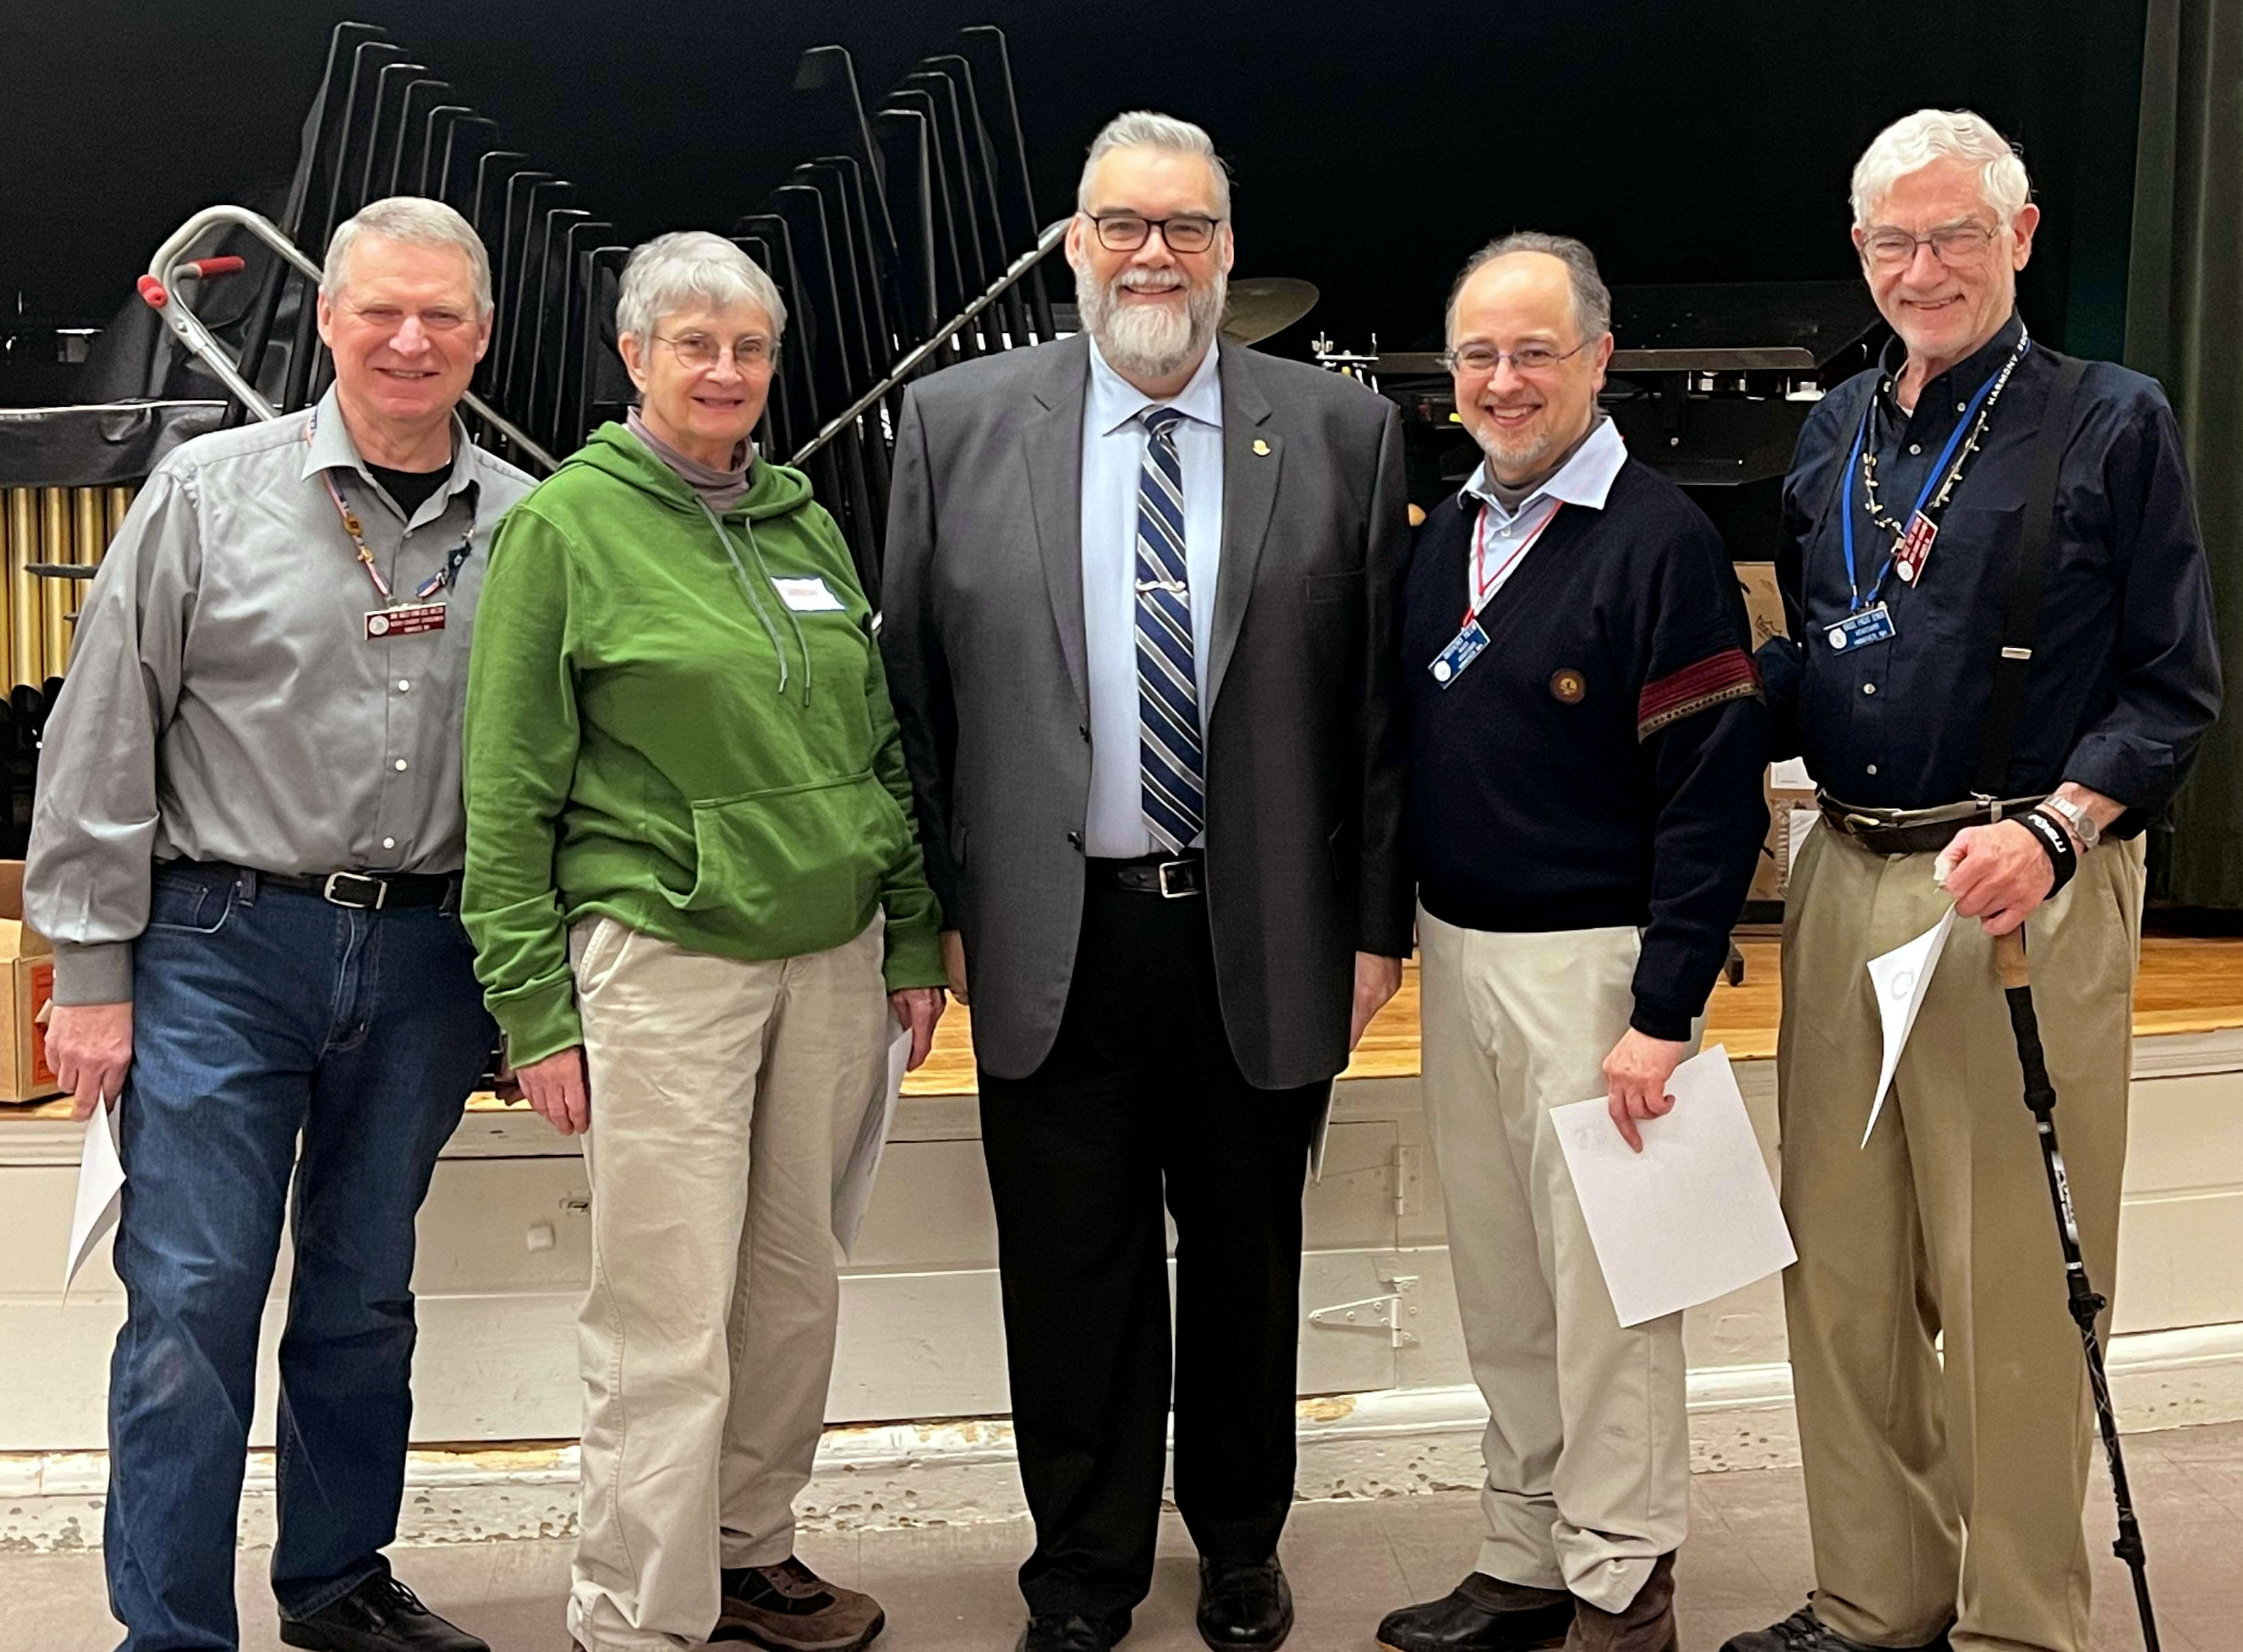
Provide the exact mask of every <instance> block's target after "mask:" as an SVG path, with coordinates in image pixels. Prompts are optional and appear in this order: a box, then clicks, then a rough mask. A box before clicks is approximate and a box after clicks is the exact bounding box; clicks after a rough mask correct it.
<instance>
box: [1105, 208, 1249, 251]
mask: <svg viewBox="0 0 2243 1652" xmlns="http://www.w3.org/2000/svg"><path fill="white" fill-rule="evenodd" d="M1083 216H1084V217H1085V218H1087V219H1089V220H1090V221H1091V222H1092V223H1093V224H1095V225H1096V226H1098V244H1099V245H1100V246H1102V247H1104V248H1105V249H1106V250H1107V251H1108V252H1109V253H1134V252H1135V251H1136V250H1137V249H1138V248H1139V247H1141V246H1143V245H1144V244H1145V243H1146V241H1147V240H1148V239H1150V238H1151V236H1152V233H1153V232H1154V231H1155V230H1158V231H1160V232H1161V239H1162V240H1163V241H1166V242H1167V243H1168V246H1169V251H1170V252H1171V253H1204V252H1205V251H1207V249H1208V248H1209V247H1210V246H1214V245H1215V226H1216V225H1217V224H1220V223H1221V222H1223V220H1222V219H1219V218H1201V217H1199V216H1197V215H1196V214H1193V215H1190V216H1187V217H1182V218H1147V217H1145V216H1144V215H1143V214H1142V213H1139V212H1085V213H1084V214H1083Z"/></svg>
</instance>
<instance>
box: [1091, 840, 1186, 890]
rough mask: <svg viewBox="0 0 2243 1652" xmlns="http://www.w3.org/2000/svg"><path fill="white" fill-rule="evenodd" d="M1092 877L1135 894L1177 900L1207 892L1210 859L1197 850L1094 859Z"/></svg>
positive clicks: (1103, 885) (1114, 887)
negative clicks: (1132, 857)
mask: <svg viewBox="0 0 2243 1652" xmlns="http://www.w3.org/2000/svg"><path fill="white" fill-rule="evenodd" d="M1088 865H1089V867H1090V880H1091V881H1092V882H1093V883H1095V884H1098V885H1100V886H1101V887H1104V888H1108V889H1127V890H1128V891H1129V892H1130V893H1132V894H1141V895H1164V896H1166V897H1167V898H1168V899H1169V900H1176V899H1178V898H1179V897H1181V896H1183V895H1196V894H1204V893H1206V891H1207V862H1206V860H1205V859H1204V858H1203V857H1202V855H1201V854H1200V853H1199V852H1198V851H1197V850H1194V851H1192V852H1191V853H1189V854H1185V855H1181V856H1166V855H1156V854H1152V855H1146V856H1144V857H1143V858H1142V859H1141V860H1092V861H1090V862H1089V863H1088Z"/></svg>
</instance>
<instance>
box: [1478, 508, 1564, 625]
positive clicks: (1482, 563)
mask: <svg viewBox="0 0 2243 1652" xmlns="http://www.w3.org/2000/svg"><path fill="white" fill-rule="evenodd" d="M1563 504H1564V501H1563V500H1559V499H1553V500H1552V501H1551V502H1550V508H1549V509H1547V510H1546V511H1545V512H1544V513H1543V515H1542V520H1541V521H1539V522H1538V523H1535V524H1534V531H1533V532H1532V533H1530V534H1528V535H1527V536H1526V538H1524V539H1522V540H1520V541H1519V545H1518V548H1517V549H1516V550H1513V551H1512V553H1511V555H1510V556H1506V557H1505V558H1504V559H1503V565H1502V566H1501V567H1499V568H1498V569H1497V570H1495V572H1494V573H1493V574H1490V573H1488V572H1487V571H1486V569H1487V506H1486V505H1485V503H1483V504H1482V505H1481V506H1480V508H1479V520H1478V522H1477V523H1474V524H1473V525H1472V593H1471V595H1472V606H1471V607H1469V608H1467V609H1466V610H1465V624H1467V625H1469V624H1472V617H1473V616H1474V615H1476V614H1478V612H1479V610H1481V609H1483V608H1485V607H1486V606H1487V600H1488V598H1489V597H1492V596H1494V595H1495V591H1496V587H1497V586H1499V585H1500V584H1502V583H1503V580H1504V576H1505V575H1506V574H1508V573H1509V572H1510V571H1511V570H1512V568H1513V567H1514V566H1516V565H1517V563H1518V562H1519V558H1520V557H1521V556H1525V555H1526V553H1527V552H1528V551H1530V550H1532V549H1533V548H1534V542H1535V541H1536V540H1538V539H1539V538H1541V537H1542V531H1543V529H1546V528H1547V527H1549V525H1550V523H1551V522H1552V521H1553V519H1554V518H1555V517H1556V516H1557V515H1558V512H1559V509H1560V508H1561V507H1562V505H1563ZM1512 520H1514V521H1516V520H1517V518H1515V517H1514V518H1513V519H1512Z"/></svg>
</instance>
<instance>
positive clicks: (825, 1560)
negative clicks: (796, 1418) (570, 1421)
mask: <svg viewBox="0 0 2243 1652" xmlns="http://www.w3.org/2000/svg"><path fill="white" fill-rule="evenodd" d="M2126 1461H2127V1466H2128V1468H2129V1471H2130V1472H2131V1473H2132V1477H2133V1480H2134V1487H2135V1496H2136V1500H2137V1507H2139V1510H2140V1512H2141V1516H2142V1525H2143V1530H2144V1533H2145V1541H2147V1543H2148V1546H2149V1551H2150V1562H2151V1581H2152V1587H2153V1588H2155V1590H2156V1594H2157V1602H2158V1610H2159V1629H2160V1631H2161V1632H2162V1635H2163V1639H2164V1644H2165V1646H2166V1649H2167V1652H2232V1649H2235V1648H2238V1647H2243V1424H2230V1425H2225V1426H2219V1427H2210V1428H2188V1429H2175V1430H2172V1431H2170V1432H2167V1433H2156V1434H2134V1435H2130V1436H2128V1437H2127V1440H2126ZM1691 1492H1692V1495H1691V1534H1690V1541H1689V1542H1688V1544H1687V1546H1686V1547H1684V1548H1683V1551H1682V1558H1681V1562H1680V1566H1679V1568H1678V1569H1679V1574H1680V1576H1679V1587H1678V1597H1677V1598H1678V1602H1679V1605H1680V1608H1681V1621H1682V1644H1683V1646H1684V1648H1685V1649H1686V1652H1714V1649H1716V1648H1718V1647H1719V1646H1720V1644H1721V1641H1722V1640H1723V1638H1725V1637H1726V1636H1728V1635H1731V1634H1734V1632H1735V1631H1736V1630H1738V1629H1740V1628H1750V1627H1754V1626H1757V1625H1760V1624H1763V1623H1767V1622H1770V1621H1772V1620H1773V1619H1775V1618H1778V1617H1781V1616H1782V1615H1783V1614H1785V1613H1786V1612H1788V1611H1790V1610H1791V1609H1792V1608H1795V1607H1796V1606H1797V1605H1798V1604H1799V1603H1800V1601H1802V1600H1803V1599H1804V1598H1805V1596H1806V1594H1807V1590H1808V1588H1809V1582H1810V1579H1811V1568H1810V1564H1809V1556H1808V1545H1807V1531H1806V1522H1805V1518H1804V1515H1803V1514H1802V1507H1801V1495H1800V1486H1799V1476H1798V1474H1797V1473H1795V1472H1790V1471H1782V1470H1775V1471H1764V1472H1757V1473H1730V1474H1701V1475H1699V1476H1698V1477H1697V1478H1696V1480H1694V1482H1693V1483H1692V1487H1691ZM2087 1519H2088V1533H2089V1536H2090V1539H2091V1547H2092V1548H2093V1549H2094V1552H2095V1553H2096V1554H2097V1555H2098V1557H2099V1558H2098V1566H2097V1575H2096V1590H2097V1593H2096V1601H2095V1640H2094V1652H2125V1649H2131V1648H2134V1647H2138V1646H2139V1644H2140V1640H2139V1633H2140V1632H2139V1628H2138V1627H2137V1625H2136V1622H2135V1619H2134V1613H2133V1602H2132V1595H2131V1594H2130V1593H2129V1590H2128V1586H2127V1582H2126V1576H2125V1568H2122V1567H2121V1566H2120V1565H2119V1564H2118V1561H2116V1560H2114V1559H2112V1556H2111V1554H2110V1541H2109V1539H2110V1530H2111V1501H2110V1497H2109V1494H2108V1493H2107V1491H2106V1490H2105V1488H2104V1483H2103V1480H2102V1477H2101V1474H2100V1473H2099V1470H2098V1475H2097V1480H2096V1486H2095V1489H2094V1490H2093V1492H2092V1493H2091V1494H2090V1497H2089V1500H2088V1505H2087ZM1475 1521H1476V1516H1475V1513H1474V1509H1473V1506H1472V1499H1471V1498H1470V1497H1468V1496H1423V1497H1404V1498H1395V1499H1391V1500H1385V1501H1382V1502H1362V1503H1305V1504H1303V1505H1302V1506H1301V1507H1299V1508H1297V1510H1296V1511H1295V1512H1294V1515H1293V1520H1292V1523H1291V1525H1290V1528H1289V1530H1288V1532H1287V1534H1286V1537H1285V1543H1284V1551H1283V1552H1284V1556H1285V1563H1286V1569H1287V1571H1288V1573H1289V1574H1290V1576H1291V1578H1292V1581H1293V1590H1294V1595H1295V1598H1296V1600H1297V1602H1298V1608H1299V1628H1297V1630H1296V1631H1295V1634H1294V1635H1293V1638H1292V1640H1291V1642H1289V1649H1288V1652H1293V1649H1297V1652H1371V1647H1372V1640H1371V1635H1372V1631H1373V1629H1374V1628H1376V1626H1377V1622H1378V1619H1379V1617H1380V1615H1382V1614H1384V1612H1385V1611H1387V1610H1388V1609H1389V1608H1391V1607H1393V1606H1396V1605H1398V1604H1399V1603H1401V1602H1403V1601H1411V1600H1422V1599H1425V1598H1427V1597H1429V1596H1431V1595H1440V1594H1443V1593H1445V1591H1446V1590H1447V1589H1448V1588H1450V1587H1451V1586H1452V1584H1454V1583H1455V1582H1456V1581H1457V1579H1458V1577H1460V1576H1462V1575H1463V1574H1464V1573H1465V1570H1466V1569H1467V1568H1469V1567H1470V1565H1471V1561H1472V1554H1473V1552H1474V1550H1475V1548H1476V1547H1477V1546H1478V1545H1477V1540H1476V1538H1475V1535H1474V1532H1475ZM1027 1541H1028V1538H1027V1527H1025V1526H1022V1525H1017V1524H1016V1525H1004V1526H969V1527H931V1528H927V1529H923V1530H914V1531H891V1532H867V1533H865V1534H861V1535H860V1534H840V1535H806V1536H805V1538H804V1540H803V1542H802V1555H803V1558H804V1559H805V1560H806V1561H809V1562H810V1563H811V1564H812V1566H814V1567H816V1568H818V1569H819V1570H820V1571H822V1572H824V1573H825V1574H826V1575H828V1576H829V1577H832V1579H834V1580H835V1581H838V1582H843V1583H849V1584H853V1585H855V1586H856V1587H858V1588H869V1589H871V1590H872V1591H873V1592H874V1593H875V1594H877V1595H879V1597H880V1599H881V1600H882V1601H884V1602H885V1603H886V1607H887V1610H888V1619H889V1622H890V1624H891V1626H892V1627H891V1628H889V1630H888V1633H887V1634H886V1636H885V1637H884V1638H883V1639H882V1641H881V1642H880V1643H879V1648H878V1649H876V1652H967V1649H973V1652H1007V1649H1008V1648H1009V1647H1010V1646H1011V1644H1012V1642H1013V1638H1014V1635H1015V1634H1016V1633H1017V1632H1018V1629H1019V1624H1020V1600H1019V1596H1018V1595H1016V1594H1015V1593H1014V1586H1013V1572H1014V1568H1015V1567H1016V1566H1017V1565H1018V1564H1019V1562H1020V1557H1021V1555H1022V1554H1024V1553H1025V1552H1026V1550H1027ZM395 1558H396V1561H397V1568H398V1573H399V1575H401V1577H403V1578H404V1579H405V1580H406V1581H408V1582H409V1583H411V1584H412V1585H413V1586H414V1588H416V1589H418V1590H419V1591H420V1592H421V1595H424V1596H425V1597H426V1598H427V1599H428V1601H429V1603H430V1604H431V1605H432V1606H434V1607H435V1608H437V1609H439V1610H441V1611H443V1612H445V1613H446V1614H448V1615H451V1616H453V1617H455V1618H456V1619H457V1620H458V1621H459V1622H461V1623H463V1624H465V1625H467V1626H468V1627H469V1628H473V1629H475V1630H476V1631H477V1632H478V1633H480V1634H482V1635H485V1636H487V1637H488V1639H489V1641H490V1642H491V1644H492V1646H493V1648H494V1649H495V1652H567V1647H568V1637H567V1635H566V1634H565V1632H564V1631H563V1629H562V1615H561V1608H562V1596H563V1594H564V1592H565V1590H566V1588H567V1581H568V1572H569V1546H568V1545H567V1544H565V1543H504V1542H495V1543H475V1544H460V1545H455V1546H450V1547H423V1548H412V1549H401V1550H399V1551H397V1553H396V1556H395ZM265 1561H266V1556H265V1555H264V1554H262V1553H254V1552H251V1553H245V1554H243V1555H242V1557H241V1570H240V1598H241V1600H242V1601H243V1603H244V1608H245V1611H244V1615H245V1619H246V1622H245V1624H244V1637H245V1638H244V1640H243V1642H242V1644H243V1647H244V1649H245V1652H266V1649H277V1648H278V1646H279V1644H280V1642H278V1640H277V1639H276V1638H275V1636H274V1634H273V1618H272V1615H271V1612H270V1610H269V1608H268V1607H267V1605H266V1595H265V1589H264V1586H263V1580H262V1569H263V1567H264V1564H265ZM1196 1587H1197V1584H1196V1571H1195V1569H1194V1565H1193V1561H1192V1553H1191V1547H1190V1544H1189V1541H1188V1540H1187V1539H1186V1537H1185V1535H1184V1533H1183V1528H1182V1525H1181V1523H1180V1522H1178V1521H1176V1519H1175V1516H1173V1515H1170V1516H1169V1517H1168V1518H1167V1520H1166V1521H1165V1522H1164V1524H1163V1526H1162V1547H1161V1559H1160V1564H1159V1569H1158V1571H1157V1573H1156V1574H1155V1579H1154V1582H1153V1594H1152V1598H1151V1599H1150V1600H1148V1601H1146V1603H1145V1604H1144V1605H1143V1606H1142V1607H1141V1608H1139V1609H1138V1613H1137V1627H1136V1630H1135V1633H1134V1634H1133V1635H1131V1636H1130V1637H1129V1639H1128V1642H1126V1646H1127V1648H1128V1652H1198V1648H1199V1642H1198V1639H1197V1637H1196V1635H1194V1634H1193V1632H1192V1628H1191V1613H1192V1605H1193V1601H1194V1599H1195V1596H1196ZM116 1637H117V1630H116V1627H115V1625H114V1624H112V1623H111V1621H110V1619H109V1615H108V1612H107V1611H106V1609H105V1608H104V1599H103V1593H102V1581H101V1565H100V1560H99V1557H98V1556H96V1555H90V1554H84V1555H0V1652H33V1649H37V1652H104V1649H107V1648H110V1647H111V1646H113V1645H114V1644H115V1643H116Z"/></svg>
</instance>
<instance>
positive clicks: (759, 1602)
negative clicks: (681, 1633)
mask: <svg viewBox="0 0 2243 1652" xmlns="http://www.w3.org/2000/svg"><path fill="white" fill-rule="evenodd" d="M887 1626H888V1618H887V1614H886V1613H885V1612H883V1611H881V1610H880V1603H879V1601H876V1600H874V1599H873V1598H872V1596H871V1595H860V1594H859V1593H858V1592H857V1591H856V1590H855V1589H845V1588H840V1587H839V1586H838V1585H836V1584H832V1583H828V1582H827V1581H825V1579H824V1578H821V1577H820V1576H818V1574H817V1573H815V1572H813V1571H812V1570H811V1569H810V1568H808V1567H807V1566H805V1565H804V1564H803V1563H802V1562H801V1561H798V1560H797V1559H795V1558H794V1556H792V1555H791V1554H790V1555H788V1556H787V1557H786V1559H785V1560H783V1561H780V1562H779V1563H778V1565H776V1566H739V1567H730V1566H728V1567H726V1568H724V1602H723V1605H722V1606H721V1608H719V1610H718V1612H717V1632H716V1634H714V1635H711V1637H710V1638H711V1640H715V1641H752V1642H755V1643H756V1644H757V1645H758V1646H760V1647H765V1648H768V1649H770V1652H864V1649H865V1648H866V1647H867V1646H870V1645H871V1644H872V1638H873V1637H874V1636H875V1635H879V1632H880V1631H881V1630H882V1629H884V1628H887Z"/></svg>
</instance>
